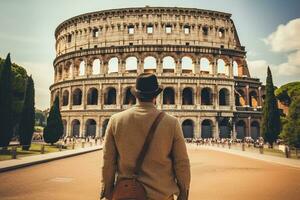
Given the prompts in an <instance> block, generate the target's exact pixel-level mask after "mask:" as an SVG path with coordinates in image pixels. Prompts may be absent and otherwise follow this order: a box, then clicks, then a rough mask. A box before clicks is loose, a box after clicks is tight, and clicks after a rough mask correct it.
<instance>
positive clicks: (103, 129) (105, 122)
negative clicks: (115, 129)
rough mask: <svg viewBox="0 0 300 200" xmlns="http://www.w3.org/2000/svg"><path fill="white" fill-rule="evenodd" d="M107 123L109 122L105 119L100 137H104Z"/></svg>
mask: <svg viewBox="0 0 300 200" xmlns="http://www.w3.org/2000/svg"><path fill="white" fill-rule="evenodd" d="M108 122H109V119H105V120H103V122H102V135H101V136H102V137H104V136H105V132H106V128H107V125H108Z"/></svg>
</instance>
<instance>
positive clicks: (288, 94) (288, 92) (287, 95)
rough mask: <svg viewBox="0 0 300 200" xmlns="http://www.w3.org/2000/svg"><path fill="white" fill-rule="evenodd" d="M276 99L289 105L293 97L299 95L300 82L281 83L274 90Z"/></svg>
mask: <svg viewBox="0 0 300 200" xmlns="http://www.w3.org/2000/svg"><path fill="white" fill-rule="evenodd" d="M275 95H276V97H277V99H278V100H279V101H280V102H281V103H283V104H284V105H286V106H289V105H290V104H291V102H292V100H293V98H295V97H298V96H300V82H291V83H287V84H285V85H282V86H281V87H280V88H278V89H277V90H276V91H275Z"/></svg>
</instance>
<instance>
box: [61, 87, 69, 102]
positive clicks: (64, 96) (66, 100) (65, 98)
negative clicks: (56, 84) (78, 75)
mask: <svg viewBox="0 0 300 200" xmlns="http://www.w3.org/2000/svg"><path fill="white" fill-rule="evenodd" d="M62 105H63V106H67V105H69V91H68V90H65V91H64V92H63V104H62Z"/></svg>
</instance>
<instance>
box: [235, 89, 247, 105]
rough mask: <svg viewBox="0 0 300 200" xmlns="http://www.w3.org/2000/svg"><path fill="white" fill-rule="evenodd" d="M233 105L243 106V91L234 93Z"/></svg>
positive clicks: (244, 102) (244, 101) (244, 103)
mask: <svg viewBox="0 0 300 200" xmlns="http://www.w3.org/2000/svg"><path fill="white" fill-rule="evenodd" d="M235 105H236V106H245V105H246V100H245V93H244V91H243V90H240V89H239V90H236V91H235Z"/></svg>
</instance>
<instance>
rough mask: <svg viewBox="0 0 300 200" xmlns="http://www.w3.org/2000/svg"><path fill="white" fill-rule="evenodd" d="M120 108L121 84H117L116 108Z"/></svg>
mask: <svg viewBox="0 0 300 200" xmlns="http://www.w3.org/2000/svg"><path fill="white" fill-rule="evenodd" d="M121 106H122V87H121V83H119V84H118V89H117V108H118V109H121Z"/></svg>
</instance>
